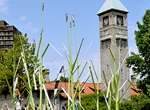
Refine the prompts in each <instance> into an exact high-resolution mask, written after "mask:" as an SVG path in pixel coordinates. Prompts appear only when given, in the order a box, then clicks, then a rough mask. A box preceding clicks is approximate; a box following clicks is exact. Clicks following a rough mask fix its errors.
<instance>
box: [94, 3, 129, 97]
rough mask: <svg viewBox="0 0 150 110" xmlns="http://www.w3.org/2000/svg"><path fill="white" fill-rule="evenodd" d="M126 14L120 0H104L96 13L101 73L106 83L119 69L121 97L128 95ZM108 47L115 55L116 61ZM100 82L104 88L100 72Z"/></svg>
mask: <svg viewBox="0 0 150 110" xmlns="http://www.w3.org/2000/svg"><path fill="white" fill-rule="evenodd" d="M127 14H128V10H127V9H126V8H125V6H124V5H123V4H122V3H121V2H120V0H106V1H105V3H104V4H103V5H102V7H101V8H100V10H99V11H98V13H97V15H98V17H99V32H100V60H101V73H102V72H103V71H104V73H105V76H106V81H107V83H108V81H109V80H110V78H111V77H112V76H113V74H114V72H116V71H119V73H120V87H121V88H122V89H120V96H122V95H123V94H124V96H123V98H128V97H129V96H130V89H129V88H130V87H129V86H130V84H129V82H128V81H127V80H128V79H129V78H130V74H129V68H127V67H126V65H125V58H126V55H127V53H128V25H127ZM109 49H110V50H111V52H112V54H113V55H114V56H115V58H116V63H115V62H114V60H113V58H112V55H111V52H110V51H109ZM119 68H120V69H119ZM101 83H102V90H106V88H107V86H106V83H105V81H104V76H103V74H101ZM124 83H125V85H124ZM122 86H123V87H122Z"/></svg>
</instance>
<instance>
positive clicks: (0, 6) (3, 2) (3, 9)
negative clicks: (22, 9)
mask: <svg viewBox="0 0 150 110" xmlns="http://www.w3.org/2000/svg"><path fill="white" fill-rule="evenodd" d="M7 1H8V0H0V13H6V14H8V9H9V5H8V4H7Z"/></svg>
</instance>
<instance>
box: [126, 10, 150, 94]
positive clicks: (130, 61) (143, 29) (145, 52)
mask: <svg viewBox="0 0 150 110" xmlns="http://www.w3.org/2000/svg"><path fill="white" fill-rule="evenodd" d="M142 21H143V24H141V23H140V22H137V26H138V30H137V31H135V41H136V45H137V48H138V51H139V53H138V54H135V53H134V52H132V53H131V56H129V57H128V58H127V60H126V64H127V67H129V68H131V67H132V71H133V73H134V74H135V75H140V80H139V81H138V82H137V86H138V88H140V89H142V90H143V92H144V93H145V94H148V93H147V90H148V89H147V86H146V85H150V10H147V11H146V13H145V15H144V16H143V19H142Z"/></svg>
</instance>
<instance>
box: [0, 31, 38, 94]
mask: <svg viewBox="0 0 150 110" xmlns="http://www.w3.org/2000/svg"><path fill="white" fill-rule="evenodd" d="M14 38H15V42H14V43H13V47H12V48H10V49H7V50H6V51H0V93H2V94H3V95H5V96H6V95H7V94H8V93H9V91H8V85H7V80H8V83H9V84H10V87H13V85H12V84H13V77H14V73H15V72H16V75H17V76H18V77H19V78H20V79H19V82H18V84H19V85H17V86H18V87H21V88H20V89H23V87H24V86H25V84H24V83H23V80H22V79H24V80H25V79H27V78H26V74H25V73H24V66H23V62H22V60H20V63H19V65H18V62H19V59H20V57H21V52H22V51H23V50H24V53H25V59H26V62H27V67H28V71H29V74H30V75H31V76H32V74H33V70H34V68H35V64H37V62H38V59H37V57H36V56H35V55H34V54H35V47H36V44H35V43H33V44H31V43H29V42H28V38H27V35H26V34H25V35H24V36H23V35H18V36H14ZM16 70H17V71H16ZM6 79H7V80H6ZM31 80H32V77H31Z"/></svg>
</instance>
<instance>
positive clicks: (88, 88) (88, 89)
mask: <svg viewBox="0 0 150 110" xmlns="http://www.w3.org/2000/svg"><path fill="white" fill-rule="evenodd" d="M55 83H56V82H49V83H46V84H45V87H46V89H47V90H54V89H55ZM62 87H63V88H64V89H65V90H66V91H68V82H60V83H59V84H58V90H60V89H61V88H62ZM95 87H96V89H97V90H100V91H101V90H102V89H101V83H96V84H95ZM76 88H77V83H74V89H76ZM80 88H81V89H83V91H82V93H81V95H87V94H93V93H95V89H94V84H93V83H82V84H81V85H80ZM137 92H141V90H140V89H138V88H137V87H136V86H132V85H130V95H138V93H137ZM70 94H71V91H70ZM60 95H61V96H62V97H64V98H67V96H66V94H65V93H64V92H61V93H60ZM70 96H71V95H70Z"/></svg>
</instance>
